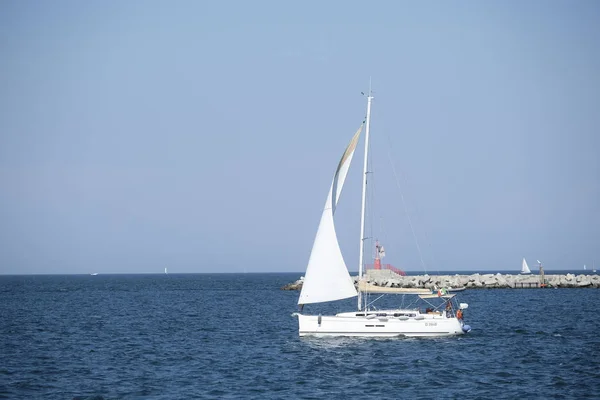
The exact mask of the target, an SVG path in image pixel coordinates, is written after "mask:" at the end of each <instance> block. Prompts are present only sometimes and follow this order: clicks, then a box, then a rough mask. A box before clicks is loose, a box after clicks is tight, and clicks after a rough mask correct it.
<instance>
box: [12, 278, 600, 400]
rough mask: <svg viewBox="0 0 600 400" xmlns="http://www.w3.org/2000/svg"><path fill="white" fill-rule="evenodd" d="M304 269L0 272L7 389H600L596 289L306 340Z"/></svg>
mask: <svg viewBox="0 0 600 400" xmlns="http://www.w3.org/2000/svg"><path fill="white" fill-rule="evenodd" d="M571 272H574V271H571ZM577 272H580V271H577ZM548 273H551V271H548ZM300 275H301V274H300V273H272V274H259V273H247V274H243V273H240V274H169V275H166V274H147V275H142V274H138V275H126V274H121V275H103V274H99V275H97V276H92V275H27V276H6V275H5V276H0V318H1V323H0V398H2V399H78V400H82V399H90V400H91V399H94V400H102V399H348V398H360V399H521V398H523V399H585V398H590V399H591V398H595V399H598V398H600V318H599V309H598V304H600V290H598V289H467V290H465V291H463V292H461V293H459V295H458V296H459V297H460V302H464V303H468V304H469V308H468V309H467V310H466V311H465V317H464V318H465V321H466V323H468V324H469V325H470V326H471V327H472V331H471V332H469V333H468V334H466V335H462V336H458V337H450V338H420V339H416V338H394V339H364V338H329V339H324V338H300V337H299V336H298V321H297V319H296V318H295V317H294V316H293V315H292V314H293V313H294V312H295V311H297V301H298V292H296V291H284V290H281V287H282V286H284V285H285V284H287V283H290V282H293V281H295V280H296V279H298V278H299V276H300ZM387 298H388V299H389V300H388V301H390V302H392V303H393V302H394V301H399V300H398V299H397V300H394V299H393V296H387ZM355 302H356V299H348V300H343V301H340V302H334V303H331V304H324V305H320V306H319V305H312V306H313V308H312V311H314V312H323V313H325V312H337V311H348V310H353V309H355V307H356V304H355ZM309 306H310V305H308V306H307V307H309ZM318 307H321V308H318ZM304 311H305V312H307V308H305V310H304Z"/></svg>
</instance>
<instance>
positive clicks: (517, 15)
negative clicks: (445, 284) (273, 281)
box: [0, 0, 600, 273]
mask: <svg viewBox="0 0 600 400" xmlns="http://www.w3.org/2000/svg"><path fill="white" fill-rule="evenodd" d="M598 21H600V3H599V2H597V1H585V0H580V1H575V2H573V1H552V0H549V1H534V0H532V1H454V2H447V1H429V2H403V1H377V2H375V1H374V2H365V1H360V2H359V1H301V2H282V1H270V2H266V1H61V0H57V1H11V0H6V1H3V2H1V3H0V55H1V60H2V61H1V62H0V135H1V136H0V187H1V188H2V189H1V191H0V221H1V224H0V273H88V272H100V273H117V272H122V273H133V272H160V271H162V270H163V268H164V267H168V268H169V270H170V271H172V272H218V271H230V272H235V271H244V270H246V271H249V272H250V271H257V272H258V271H298V272H302V271H304V269H305V267H306V263H307V261H308V256H309V254H310V249H311V246H312V241H313V239H314V235H315V233H316V229H317V226H318V222H319V218H320V213H321V209H322V206H323V203H324V201H325V197H326V195H327V190H328V189H329V185H330V182H331V178H332V175H333V172H334V170H335V167H336V164H337V162H338V160H339V157H340V156H341V153H342V152H343V149H344V147H345V146H346V144H347V142H348V141H349V140H350V138H351V136H352V134H353V132H354V131H355V130H356V128H357V127H358V125H359V124H360V122H361V121H362V119H363V117H364V113H365V99H364V98H363V97H362V96H361V95H360V92H361V91H365V90H367V89H368V80H369V76H372V79H373V88H374V91H375V101H374V105H373V125H372V134H373V145H372V149H373V152H372V153H373V157H374V160H373V170H374V172H375V174H374V179H375V182H376V187H375V189H376V190H375V191H374V193H375V194H376V195H377V197H376V201H375V203H374V204H375V205H376V208H377V211H375V210H374V214H373V215H374V221H375V223H374V224H373V226H374V228H373V230H374V235H377V236H378V237H381V239H382V240H383V241H384V244H385V246H386V250H387V254H388V257H387V258H386V261H387V262H390V263H392V264H394V265H396V266H398V267H402V268H405V269H408V270H420V269H421V263H420V261H419V258H420V256H419V252H418V251H417V249H416V245H415V241H414V240H413V237H412V234H411V231H410V227H409V225H408V222H407V218H406V213H405V212H404V208H403V205H402V201H401V197H400V194H399V193H400V190H399V188H398V186H397V184H396V181H395V178H394V175H393V174H392V173H391V168H390V158H391V159H392V160H393V162H394V165H395V168H396V170H397V173H398V175H399V178H400V182H401V184H402V193H403V194H404V196H405V199H406V204H407V208H408V211H409V215H410V216H411V218H412V221H413V224H414V228H415V234H416V236H417V238H418V240H419V244H420V245H421V249H422V256H423V259H424V261H425V263H426V265H427V268H428V269H429V270H432V271H435V270H439V271H443V270H457V269H458V270H479V269H481V270H488V269H489V270H498V269H514V270H518V269H519V268H520V261H521V258H522V257H527V259H528V260H529V262H530V265H532V264H535V260H536V259H540V260H542V261H543V262H544V264H545V266H546V268H547V269H570V268H573V269H582V268H583V264H587V265H588V266H589V265H591V264H592V261H593V260H596V265H597V267H600V245H599V244H600V161H599V160H600V154H599V153H600V72H599V71H600V23H598ZM361 164H362V146H360V147H359V148H358V150H357V154H356V158H355V160H354V164H353V166H352V169H351V171H350V174H349V177H348V183H347V187H346V189H345V191H344V193H343V195H342V198H341V200H340V203H339V208H338V213H337V214H336V217H337V229H338V237H339V241H340V244H341V247H342V252H343V253H344V256H345V259H346V263H347V264H348V265H349V266H350V268H351V269H354V270H355V269H356V265H357V255H358V243H357V242H358V236H359V233H358V230H359V208H360V205H359V203H360V184H359V182H358V180H359V179H360V178H359V177H360V169H361V167H362V165H361ZM382 227H384V228H383V229H382Z"/></svg>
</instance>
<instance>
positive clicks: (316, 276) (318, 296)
mask: <svg viewBox="0 0 600 400" xmlns="http://www.w3.org/2000/svg"><path fill="white" fill-rule="evenodd" d="M362 128H363V124H361V126H360V128H358V130H357V131H356V133H355V134H354V136H353V137H352V140H351V141H350V144H349V145H348V147H346V150H345V151H344V154H343V155H342V158H341V160H340V162H339V164H338V167H337V169H336V171H335V175H334V176H333V182H332V183H331V188H330V189H329V194H328V195H327V201H326V202H325V207H324V209H323V214H322V215H321V222H320V223H319V228H318V229H317V235H316V237H315V241H314V243H313V248H312V251H311V252H310V258H309V260H308V266H307V267H306V274H305V276H304V283H303V284H302V291H301V292H300V297H299V299H298V304H310V303H322V302H326V301H334V300H341V299H346V298H348V297H354V296H357V295H358V293H357V292H356V288H355V287H354V282H353V281H352V277H350V273H349V272H348V268H347V267H346V263H345V262H344V257H343V256H342V251H341V250H340V245H339V243H338V240H337V235H336V233H335V224H334V222H333V215H334V214H335V208H336V206H337V202H338V200H339V198H340V194H341V193H342V188H343V187H344V182H345V180H346V175H347V174H348V169H349V168H350V163H351V162H352V157H353V156H354V150H355V149H356V145H357V143H358V138H359V137H360V133H361V132H362Z"/></svg>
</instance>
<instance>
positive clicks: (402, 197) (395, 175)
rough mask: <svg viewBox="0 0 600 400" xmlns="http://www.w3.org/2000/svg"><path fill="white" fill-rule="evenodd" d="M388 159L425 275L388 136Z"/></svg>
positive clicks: (421, 254)
mask: <svg viewBox="0 0 600 400" xmlns="http://www.w3.org/2000/svg"><path fill="white" fill-rule="evenodd" d="M388 143H389V146H388V159H389V160H390V164H391V165H392V172H393V173H394V178H395V179H396V185H398V190H399V191H400V198H401V199H402V205H403V206H404V212H405V213H406V218H407V219H408V225H409V226H410V231H411V233H412V235H413V239H414V240H415V244H416V245H417V251H418V252H419V258H420V259H421V266H422V267H423V270H424V271H425V273H427V266H426V265H425V260H423V253H422V252H421V246H420V245H419V240H418V239H417V235H416V234H415V229H414V227H413V223H412V220H411V219H410V214H409V213H408V207H407V206H406V201H405V200H404V194H403V193H402V188H401V186H400V180H399V179H398V174H397V173H396V166H395V165H394V161H393V160H392V154H391V152H390V149H391V148H392V141H391V139H390V136H389V135H388Z"/></svg>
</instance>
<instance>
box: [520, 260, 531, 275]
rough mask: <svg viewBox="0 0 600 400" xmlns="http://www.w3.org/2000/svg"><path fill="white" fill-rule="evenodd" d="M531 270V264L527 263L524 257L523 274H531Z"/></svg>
mask: <svg viewBox="0 0 600 400" xmlns="http://www.w3.org/2000/svg"><path fill="white" fill-rule="evenodd" d="M530 273H531V270H530V269H529V266H528V265H527V261H525V257H523V262H522V263H521V274H523V275H526V274H530Z"/></svg>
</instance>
